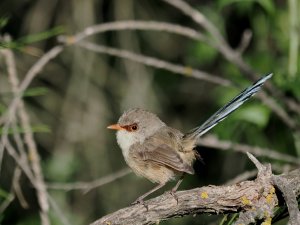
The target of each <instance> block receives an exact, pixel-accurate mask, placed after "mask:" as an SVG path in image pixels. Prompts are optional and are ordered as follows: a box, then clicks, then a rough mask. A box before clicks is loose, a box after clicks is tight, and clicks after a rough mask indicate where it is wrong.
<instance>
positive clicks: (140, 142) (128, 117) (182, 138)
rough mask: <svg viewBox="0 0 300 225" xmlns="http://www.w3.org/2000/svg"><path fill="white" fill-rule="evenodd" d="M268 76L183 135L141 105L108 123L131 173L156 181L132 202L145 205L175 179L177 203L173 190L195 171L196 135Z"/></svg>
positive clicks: (244, 99) (244, 97)
mask: <svg viewBox="0 0 300 225" xmlns="http://www.w3.org/2000/svg"><path fill="white" fill-rule="evenodd" d="M271 77H272V74H269V75H266V76H263V77H262V78H260V79H259V80H258V81H257V82H255V83H254V84H253V85H251V86H249V87H248V88H246V89H245V90H243V91H242V92H241V93H240V94H239V95H237V96H236V97H235V98H233V99H232V100H231V101H229V102H228V103H227V104H226V105H225V106H223V107H222V108H220V109H219V110H218V111H217V112H215V113H214V114H213V115H212V116H211V117H209V118H208V119H207V120H206V121H205V122H204V123H202V125H200V126H198V127H196V128H194V129H192V130H191V131H189V132H187V133H185V134H184V133H182V132H181V131H179V130H177V129H175V128H172V127H170V126H168V125H166V123H164V122H163V121H162V120H161V119H159V117H158V116H157V115H156V114H154V113H152V112H149V111H147V110H144V109H141V108H131V109H128V110H127V111H125V112H124V113H123V114H122V115H121V117H120V118H119V120H118V122H117V123H116V124H112V125H110V126H108V127H107V128H108V129H113V130H116V131H117V132H116V136H117V142H118V145H119V146H120V148H121V150H122V153H123V156H124V159H125V161H126V163H127V165H128V166H129V167H130V168H131V169H132V170H133V172H134V173H135V174H136V175H138V176H142V177H145V178H147V179H148V180H150V181H151V182H153V183H157V185H156V186H155V187H154V188H152V189H151V190H150V191H148V192H146V193H145V194H143V195H141V196H140V197H138V198H137V199H136V201H134V202H133V203H132V204H137V203H142V204H145V203H144V199H145V198H146V197H147V196H148V195H150V194H151V193H153V192H155V191H157V190H158V189H160V188H162V187H163V186H165V184H166V183H167V182H169V181H172V180H176V179H177V180H178V182H177V183H176V185H175V186H174V187H173V188H172V189H171V191H170V193H171V194H172V195H173V196H174V197H175V199H176V201H177V203H178V199H177V198H176V195H175V192H176V190H177V189H178V187H179V185H180V184H181V182H182V180H183V177H184V175H185V174H194V173H195V171H194V169H193V162H194V161H195V160H196V159H197V158H201V157H200V155H199V154H198V153H197V151H196V150H195V147H196V145H197V142H198V140H199V138H200V137H201V136H202V135H204V134H205V133H206V132H208V131H209V130H210V129H212V128H213V127H214V126H216V125H217V124H218V123H219V122H221V121H222V120H224V119H225V118H226V117H227V116H228V115H229V114H231V113H232V112H234V111H235V110H236V109H237V108H239V107H240V106H241V105H242V104H243V103H244V102H245V101H247V100H248V99H249V98H250V97H251V96H253V95H254V94H255V93H256V92H258V91H259V90H260V88H261V86H262V85H263V84H264V83H265V82H266V81H267V80H268V79H270V78H271Z"/></svg>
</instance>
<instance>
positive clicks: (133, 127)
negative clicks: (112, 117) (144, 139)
mask: <svg viewBox="0 0 300 225" xmlns="http://www.w3.org/2000/svg"><path fill="white" fill-rule="evenodd" d="M137 129H138V126H137V124H136V123H135V124H132V125H131V130H132V131H136V130H137Z"/></svg>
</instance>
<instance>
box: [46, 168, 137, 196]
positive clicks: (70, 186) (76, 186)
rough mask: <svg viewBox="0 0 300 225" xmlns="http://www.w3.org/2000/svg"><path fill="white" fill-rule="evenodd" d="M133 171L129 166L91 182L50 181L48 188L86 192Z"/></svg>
mask: <svg viewBox="0 0 300 225" xmlns="http://www.w3.org/2000/svg"><path fill="white" fill-rule="evenodd" d="M129 173H131V170H130V169H129V168H124V169H122V170H119V171H117V172H115V173H113V174H110V175H107V176H105V177H101V178H99V179H97V180H93V181H89V182H73V183H48V184H47V188H48V189H56V190H64V191H71V190H83V191H84V193H87V192H89V191H91V190H92V189H94V188H98V187H100V186H103V185H105V184H108V183H111V182H113V181H115V180H117V179H119V178H122V177H124V176H126V175H128V174H129Z"/></svg>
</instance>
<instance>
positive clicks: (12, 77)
mask: <svg viewBox="0 0 300 225" xmlns="http://www.w3.org/2000/svg"><path fill="white" fill-rule="evenodd" d="M5 53H6V57H5V59H6V64H7V68H8V76H9V81H10V83H11V86H12V91H13V93H14V94H15V96H18V93H21V92H22V91H20V90H22V89H21V88H22V87H20V89H19V87H18V86H19V81H18V76H17V73H16V65H15V59H14V55H13V53H12V51H11V50H10V49H6V50H5ZM24 81H25V84H26V78H25V79H24V80H23V84H24ZM27 82H28V81H27ZM16 108H17V109H18V115H19V117H20V123H21V126H22V127H23V129H24V131H25V134H24V139H25V143H26V145H27V148H28V154H29V159H30V164H31V168H32V171H33V173H34V179H35V181H36V182H35V183H36V188H37V196H38V202H39V205H40V207H41V212H40V216H41V221H42V224H43V225H49V224H50V221H49V217H48V211H49V205H48V200H47V189H46V187H45V183H44V178H43V173H42V170H41V165H40V158H39V154H38V150H37V147H36V143H35V141H34V138H33V133H32V130H31V126H30V119H29V116H28V114H27V112H26V109H25V106H24V103H23V101H22V100H21V99H20V100H19V104H18V105H17V106H16Z"/></svg>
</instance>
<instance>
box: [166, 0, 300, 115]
mask: <svg viewBox="0 0 300 225" xmlns="http://www.w3.org/2000/svg"><path fill="white" fill-rule="evenodd" d="M162 1H165V2H167V3H168V4H170V5H172V6H173V7H175V8H177V9H178V10H180V11H181V12H182V13H184V14H185V15H187V16H189V17H190V18H191V19H192V20H193V21H195V22H196V23H197V24H199V25H200V26H202V27H203V28H204V29H205V30H206V31H207V32H208V33H209V34H210V36H211V38H212V39H213V40H214V41H212V42H211V43H210V44H211V46H213V47H215V49H216V50H218V51H219V52H220V53H221V54H222V55H223V56H224V57H225V58H226V59H227V60H228V61H229V62H231V63H233V64H234V65H236V66H237V67H238V68H239V69H240V70H241V71H242V72H243V73H244V74H245V75H246V76H247V77H248V78H249V79H251V80H253V81H254V80H256V79H257V73H256V72H255V71H254V70H253V69H252V68H251V67H250V66H249V65H248V64H247V63H246V62H245V61H244V60H243V58H242V57H241V54H240V52H239V51H235V50H234V49H232V48H231V47H230V46H229V44H228V43H227V42H226V40H225V38H224V37H223V36H222V34H221V32H220V31H219V30H218V28H217V27H216V26H215V25H214V24H213V23H212V22H211V21H210V20H209V19H207V18H206V17H205V15H204V14H202V13H201V12H200V11H198V10H196V9H194V8H193V7H191V6H190V5H189V4H188V3H187V2H185V1H182V0H162ZM266 88H267V89H268V90H269V91H270V92H271V93H272V95H274V96H276V97H278V98H280V99H282V100H283V102H284V103H285V104H286V105H287V106H288V107H289V109H290V110H292V111H294V112H296V113H298V114H300V104H299V103H298V102H296V101H295V100H293V99H290V98H287V97H285V96H284V95H283V94H282V93H281V91H280V90H278V89H277V88H275V87H274V86H273V85H271V84H270V83H269V84H267V85H266Z"/></svg>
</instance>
